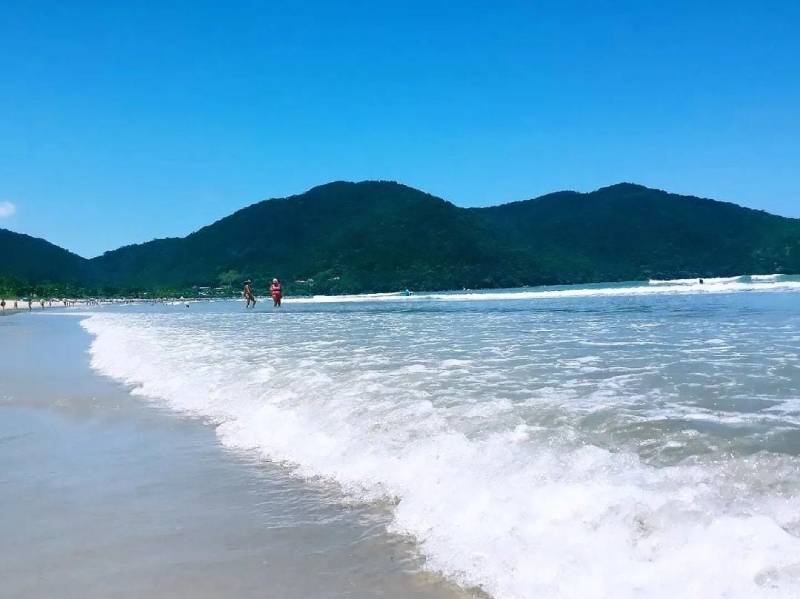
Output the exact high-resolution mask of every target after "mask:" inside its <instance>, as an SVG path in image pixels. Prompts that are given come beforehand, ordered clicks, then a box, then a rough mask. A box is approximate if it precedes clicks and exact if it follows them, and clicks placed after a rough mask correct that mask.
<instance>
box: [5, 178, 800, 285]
mask: <svg viewBox="0 0 800 599" xmlns="http://www.w3.org/2000/svg"><path fill="white" fill-rule="evenodd" d="M0 233H2V232H0ZM5 233H6V235H8V234H10V232H5ZM10 235H12V236H15V237H13V238H12V239H11V242H9V241H8V240H6V242H5V243H6V245H5V246H3V245H2V244H3V243H4V241H3V239H4V237H3V236H0V276H2V275H8V274H12V275H14V276H18V277H20V278H25V279H28V280H37V279H42V278H46V279H50V280H63V281H67V280H70V281H72V280H78V279H79V280H80V281H81V282H82V283H83V284H84V285H86V286H88V287H91V288H96V289H104V288H105V289H116V290H126V289H127V290H152V289H162V290H163V289H181V288H185V287H188V286H192V285H211V286H213V285H217V284H219V283H220V282H230V283H234V284H235V285H236V286H238V285H239V284H240V282H241V280H242V279H243V278H245V277H250V278H253V279H254V280H255V282H256V284H257V286H258V287H259V288H260V289H262V290H263V286H264V285H265V284H266V281H267V280H268V279H271V278H272V277H273V276H277V277H280V278H281V279H283V280H284V282H285V283H287V287H288V289H289V291H295V292H296V291H300V290H304V291H310V292H328V293H331V292H367V291H390V290H398V289H403V288H410V289H415V290H424V289H446V288H461V287H471V288H477V287H502V286H517V285H526V284H527V285H535V284H554V283H578V282H597V281H614V280H632V279H646V278H652V277H658V278H678V277H700V276H725V275H734V274H746V273H772V272H785V273H800V220H798V219H789V218H782V217H778V216H774V215H770V214H767V213H765V212H761V211H756V210H750V209H746V208H742V207H740V206H736V205H734V204H728V203H724V202H717V201H713V200H708V199H702V198H697V197H692V196H678V195H673V194H669V193H666V192H663V191H659V190H654V189H648V188H646V187H642V186H639V185H632V184H620V185H614V186H611V187H606V188H603V189H599V190H597V191H594V192H591V193H577V192H570V191H566V192H558V193H554V194H549V195H546V196H542V197H540V198H536V199H532V200H527V201H522V202H514V203H511V204H505V205H501V206H495V207H491V208H472V209H465V208H458V207H457V206H455V205H453V204H451V203H449V202H446V201H444V200H442V199H440V198H436V197H434V196H431V195H429V194H426V193H424V192H421V191H418V190H416V189H412V188H410V187H407V186H405V185H400V184H398V183H393V182H386V181H366V182H362V183H346V182H336V183H329V184H327V185H322V186H320V187H315V188H313V189H311V190H309V191H307V192H306V193H303V194H300V195H297V196H292V197H289V198H282V199H272V200H265V201H263V202H259V203H257V204H254V205H252V206H249V207H247V208H244V209H242V210H239V211H237V212H235V213H234V214H231V215H230V216H228V217H226V218H223V219H221V220H219V221H217V222H215V223H213V224H211V225H209V226H207V227H204V228H203V229H200V230H199V231H196V232H195V233H192V234H191V235H189V236H187V237H185V238H181V239H177V238H173V239H161V240H155V241H151V242H149V243H144V244H140V245H132V246H127V247H123V248H120V249H118V250H114V251H111V252H107V253H105V254H103V255H102V256H100V257H98V258H94V259H92V260H89V261H85V260H83V259H82V258H80V257H78V256H75V255H74V254H70V253H69V252H66V251H65V250H61V249H60V248H56V247H55V246H52V245H50V244H47V242H44V241H42V240H33V239H32V238H28V237H27V236H20V235H18V234H10ZM8 256H11V257H12V260H11V262H9V261H8V260H7V257H8ZM309 279H312V280H313V283H309V282H305V283H295V281H299V280H302V281H308V280H309Z"/></svg>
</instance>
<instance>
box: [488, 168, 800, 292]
mask: <svg viewBox="0 0 800 599" xmlns="http://www.w3.org/2000/svg"><path fill="white" fill-rule="evenodd" d="M474 211H475V212H477V213H478V214H479V215H480V217H481V219H482V220H483V222H484V223H485V224H486V225H487V226H488V227H489V228H490V229H491V230H492V234H493V236H495V237H497V238H503V239H506V240H507V244H508V246H509V247H510V248H513V253H514V255H515V256H516V257H517V258H516V262H517V263H518V267H519V268H518V272H519V273H520V275H521V276H522V277H523V278H526V277H529V276H535V277H538V278H539V280H550V281H555V282H564V283H566V282H590V281H615V280H634V279H647V278H650V277H661V278H680V277H698V276H727V275H736V274H745V273H759V272H760V273H765V272H766V273H772V272H792V273H797V272H800V220H798V219H788V218H782V217H779V216H774V215H771V214H768V213H766V212H763V211H758V210H750V209H748V208H742V207H741V206H736V205H735V204H729V203H725V202H717V201H714V200H709V199H703V198H697V197H693V196H679V195H674V194H669V193H666V192H664V191H660V190H655V189H649V188H647V187H643V186H641V185H633V184H627V183H623V184H619V185H613V186H611V187H605V188H602V189H599V190H597V191H594V192H592V193H585V194H584V193H576V192H559V193H554V194H550V195H546V196H542V197H540V198H537V199H534V200H528V201H524V202H514V203H511V204H505V205H502V206H496V207H492V208H482V209H475V210H474ZM528 273H530V275H528Z"/></svg>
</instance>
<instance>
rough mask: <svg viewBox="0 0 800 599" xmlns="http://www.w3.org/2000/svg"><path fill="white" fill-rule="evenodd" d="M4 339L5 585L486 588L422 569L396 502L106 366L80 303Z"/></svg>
mask: <svg viewBox="0 0 800 599" xmlns="http://www.w3.org/2000/svg"><path fill="white" fill-rule="evenodd" d="M0 342H2V347H3V360H2V363H1V364H0V489H2V492H1V493H0V530H2V534H0V581H2V583H0V596H2V597H4V598H9V599H10V598H23V597H24V598H38V597H64V598H70V597H75V598H78V597H80V598H82V599H83V598H88V599H93V598H100V597H103V598H107V597H115V598H116V597H120V598H123V597H124V598H127V597H130V598H133V597H159V598H160V597H193V598H201V599H202V598H214V597H242V598H250V597H276V598H277V597H281V598H288V599H291V598H298V599H299V598H301V597H302V598H316V597H319V598H323V597H324V598H331V597H342V598H361V597H364V598H366V597H386V598H398V599H399V598H401V597H412V598H419V599H422V598H430V599H434V598H436V599H457V598H459V597H460V598H463V597H469V596H474V595H473V594H471V593H466V592H464V591H461V590H459V589H457V588H455V587H454V586H453V585H451V584H449V583H448V582H446V581H444V580H442V579H441V578H440V577H438V576H436V575H433V574H428V573H424V572H423V571H422V570H421V565H422V564H421V561H420V559H419V558H418V557H417V556H416V554H415V551H414V546H413V544H412V543H410V542H409V541H408V540H406V539H403V538H399V537H397V536H392V535H389V534H387V533H386V532H385V526H386V524H387V522H388V520H389V518H390V513H389V511H388V509H386V507H382V506H375V505H347V504H346V503H343V501H342V498H341V497H340V496H339V495H338V493H337V490H336V488H335V487H334V486H332V485H329V484H327V483H324V482H317V483H307V482H303V481H300V480H298V479H296V478H293V477H292V476H291V475H290V473H289V471H288V470H287V469H286V468H284V467H282V466H280V465H276V464H271V463H265V462H263V461H261V460H257V459H256V458H254V457H253V456H249V455H245V454H236V453H232V452H230V451H226V450H224V449H223V448H222V447H221V446H220V445H219V444H218V442H217V440H216V436H215V434H214V430H213V428H212V427H211V426H209V425H207V424H205V423H203V422H201V421H199V420H194V421H192V420H187V419H186V418H185V417H180V416H178V415H175V414H173V413H170V412H168V411H165V410H163V409H161V408H159V407H157V406H155V405H151V404H148V403H147V402H146V401H145V400H143V399H141V398H136V397H131V396H130V395H128V393H127V392H126V390H125V389H124V388H123V387H121V386H120V385H118V384H116V383H114V382H112V381H110V380H107V379H104V378H101V377H99V376H97V375H95V374H94V373H92V372H91V370H90V369H89V367H88V356H87V355H86V349H87V347H88V343H89V337H88V334H87V333H85V332H84V331H83V330H82V329H80V327H79V326H78V317H77V316H73V315H69V316H65V315H59V314H56V313H47V312H46V313H43V314H33V315H25V314H19V315H15V316H13V317H12V318H6V319H3V320H2V321H0Z"/></svg>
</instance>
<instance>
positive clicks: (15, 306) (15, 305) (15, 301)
mask: <svg viewBox="0 0 800 599" xmlns="http://www.w3.org/2000/svg"><path fill="white" fill-rule="evenodd" d="M14 309H15V310H16V309H17V300H14Z"/></svg>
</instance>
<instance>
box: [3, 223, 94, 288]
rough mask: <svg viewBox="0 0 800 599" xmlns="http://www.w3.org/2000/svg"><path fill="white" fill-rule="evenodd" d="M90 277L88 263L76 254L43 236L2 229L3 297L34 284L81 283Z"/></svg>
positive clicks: (64, 284) (78, 284) (62, 284)
mask: <svg viewBox="0 0 800 599" xmlns="http://www.w3.org/2000/svg"><path fill="white" fill-rule="evenodd" d="M88 276H89V262H88V260H85V259H84V258H81V257H80V256H78V255H77V254H73V253H72V252H68V251H67V250H65V249H62V248H60V247H58V246H57V245H53V244H52V243H49V242H47V241H45V240H44V239H39V238H37V237H31V236H30V235H23V234H22V233H15V232H13V231H8V230H6V229H0V296H11V295H16V294H17V290H18V289H21V290H24V289H26V288H27V287H28V286H30V285H31V284H33V285H38V284H42V283H58V284H59V287H60V288H62V289H63V288H64V286H66V285H70V286H72V287H76V286H82V285H84V284H85V283H86V281H87V278H88ZM23 292H24V291H23Z"/></svg>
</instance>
